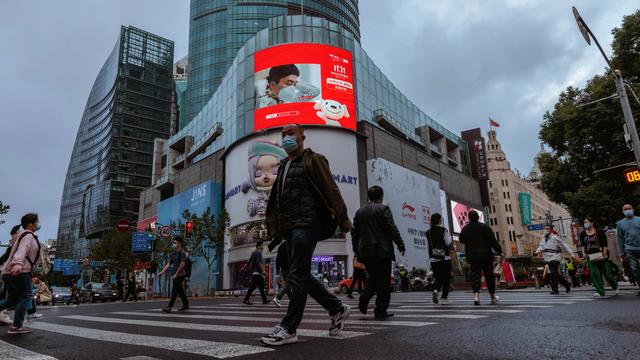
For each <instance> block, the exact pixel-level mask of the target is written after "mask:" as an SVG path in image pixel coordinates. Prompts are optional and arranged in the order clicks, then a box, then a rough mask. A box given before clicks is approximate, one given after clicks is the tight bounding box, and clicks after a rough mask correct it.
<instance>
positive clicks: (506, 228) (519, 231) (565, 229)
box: [486, 130, 576, 257]
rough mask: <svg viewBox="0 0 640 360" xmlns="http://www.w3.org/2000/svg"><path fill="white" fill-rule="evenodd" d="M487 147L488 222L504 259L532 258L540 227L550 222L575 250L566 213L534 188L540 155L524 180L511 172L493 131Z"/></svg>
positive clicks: (538, 238)
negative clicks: (529, 256)
mask: <svg viewBox="0 0 640 360" xmlns="http://www.w3.org/2000/svg"><path fill="white" fill-rule="evenodd" d="M486 147H487V149H486V153H487V161H488V166H489V182H488V185H489V193H490V198H491V201H490V202H491V205H490V208H489V221H488V223H489V225H491V227H492V228H493V230H494V231H495V233H496V238H497V239H498V241H499V242H500V244H501V245H502V248H503V252H504V254H505V255H506V256H507V257H512V256H525V255H526V256H528V255H533V253H534V252H535V251H536V249H537V248H538V244H539V243H540V240H541V238H542V236H543V235H544V231H543V229H542V226H543V225H544V224H547V223H550V222H551V223H553V224H554V227H555V230H556V231H557V232H558V234H559V235H560V237H561V238H562V239H563V240H564V241H565V242H567V244H569V245H570V246H571V247H572V248H574V249H575V248H576V247H575V241H576V239H575V236H574V235H573V231H572V220H571V216H570V214H569V212H568V211H567V209H566V208H565V207H564V206H562V205H561V204H558V203H555V202H553V201H551V200H550V199H549V198H548V197H547V196H546V195H545V194H544V193H543V192H542V190H540V189H539V188H538V186H537V182H536V179H537V178H538V177H537V175H538V173H537V172H536V169H538V166H537V158H538V156H539V154H540V153H539V154H538V156H536V158H535V165H534V167H533V169H534V171H532V174H531V175H530V176H528V177H526V178H525V177H524V176H522V175H520V174H519V173H516V172H515V171H513V170H512V169H511V164H510V163H509V161H508V160H507V157H506V155H505V153H504V151H503V150H502V146H501V144H500V142H499V141H498V138H497V132H496V131H495V130H491V131H489V132H488V141H487V143H486ZM542 151H543V150H542ZM536 225H537V227H536ZM530 227H532V229H531V230H530V229H529V228H530Z"/></svg>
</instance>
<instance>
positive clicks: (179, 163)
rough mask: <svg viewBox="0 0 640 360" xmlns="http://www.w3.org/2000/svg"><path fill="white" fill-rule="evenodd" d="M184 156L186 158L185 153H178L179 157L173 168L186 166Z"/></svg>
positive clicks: (178, 168) (179, 168)
mask: <svg viewBox="0 0 640 360" xmlns="http://www.w3.org/2000/svg"><path fill="white" fill-rule="evenodd" d="M184 158H185V155H184V154H180V155H178V157H177V158H176V160H175V161H174V162H173V164H172V166H173V168H174V169H176V170H181V169H183V168H184Z"/></svg>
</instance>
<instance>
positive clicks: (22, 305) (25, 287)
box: [0, 273, 33, 328]
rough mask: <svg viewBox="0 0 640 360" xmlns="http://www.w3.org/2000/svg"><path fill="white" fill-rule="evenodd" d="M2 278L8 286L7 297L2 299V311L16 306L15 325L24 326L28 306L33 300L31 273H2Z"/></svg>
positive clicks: (0, 307)
mask: <svg viewBox="0 0 640 360" xmlns="http://www.w3.org/2000/svg"><path fill="white" fill-rule="evenodd" d="M2 280H3V281H4V283H5V286H6V287H7V298H6V299H5V300H2V301H0V311H2V310H6V309H9V308H11V307H14V310H15V314H14V316H13V326H15V327H18V328H19V327H22V324H23V323H24V317H25V315H26V313H27V308H28V307H29V303H30V302H31V301H32V295H33V284H32V282H31V274H29V273H21V274H18V275H17V276H13V275H2Z"/></svg>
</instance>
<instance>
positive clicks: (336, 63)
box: [254, 43, 356, 131]
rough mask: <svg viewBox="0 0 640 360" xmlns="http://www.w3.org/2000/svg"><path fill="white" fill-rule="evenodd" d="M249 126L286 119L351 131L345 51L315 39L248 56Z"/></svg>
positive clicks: (350, 71)
mask: <svg viewBox="0 0 640 360" xmlns="http://www.w3.org/2000/svg"><path fill="white" fill-rule="evenodd" d="M254 73H255V75H254V86H255V101H256V102H255V111H254V131H258V130H263V129H267V128H272V127H279V126H283V125H286V124H291V123H297V124H307V125H327V126H337V127H344V128H347V129H351V130H355V128H356V111H355V98H354V79H353V64H352V56H351V53H350V52H348V51H346V50H344V49H341V48H337V47H333V46H328V45H320V44H309V43H302V44H284V45H278V46H273V47H270V48H267V49H264V50H261V51H258V52H257V53H256V54H255V56H254Z"/></svg>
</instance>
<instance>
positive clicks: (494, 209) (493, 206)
mask: <svg viewBox="0 0 640 360" xmlns="http://www.w3.org/2000/svg"><path fill="white" fill-rule="evenodd" d="M491 208H493V212H494V213H495V212H496V206H495V205H491Z"/></svg>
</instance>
